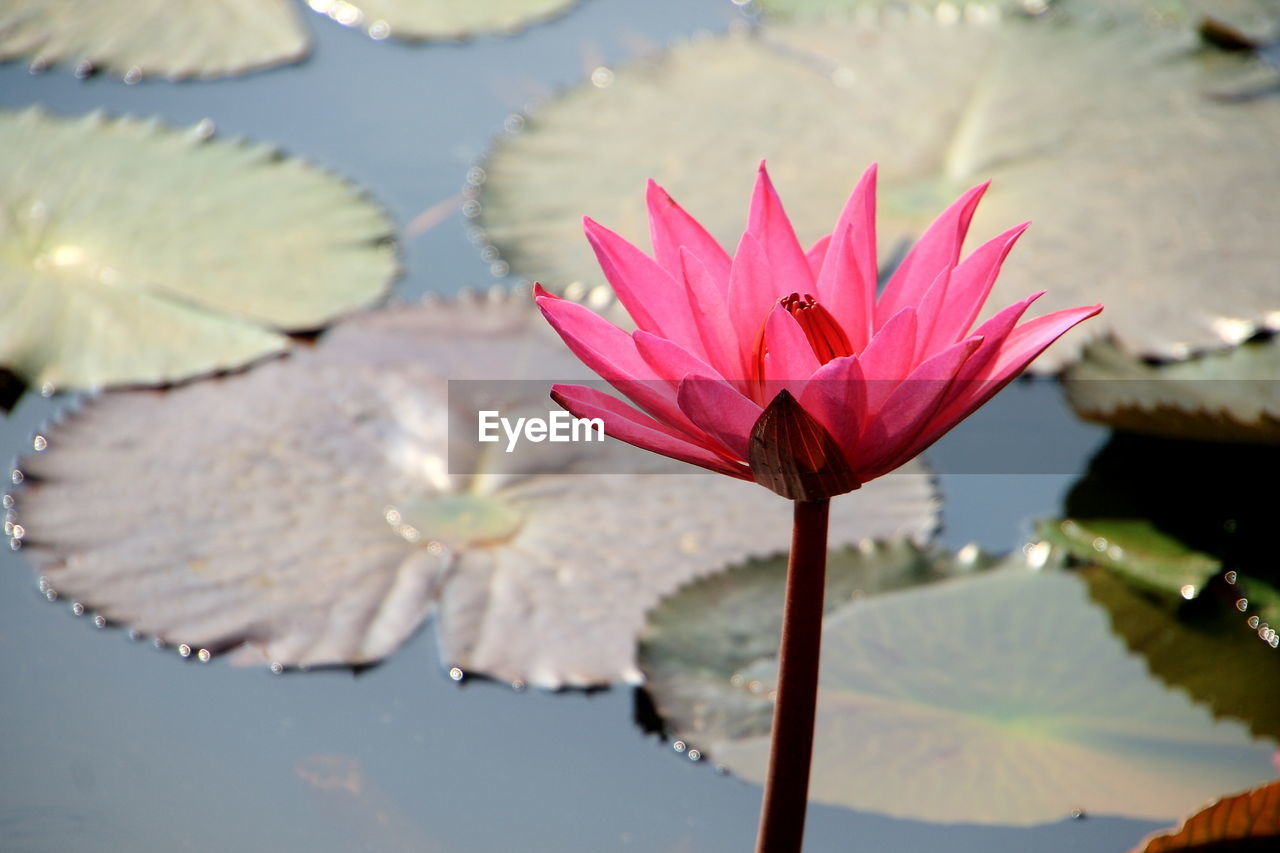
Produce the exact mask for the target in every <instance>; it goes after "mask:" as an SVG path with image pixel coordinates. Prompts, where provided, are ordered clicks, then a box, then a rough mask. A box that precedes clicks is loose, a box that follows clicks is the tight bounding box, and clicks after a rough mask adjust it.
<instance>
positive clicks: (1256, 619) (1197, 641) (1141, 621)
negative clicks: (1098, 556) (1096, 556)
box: [1081, 566, 1280, 738]
mask: <svg viewBox="0 0 1280 853" xmlns="http://www.w3.org/2000/svg"><path fill="white" fill-rule="evenodd" d="M1081 575H1082V577H1083V578H1084V580H1085V582H1086V583H1087V584H1088V588H1089V597H1090V598H1091V599H1093V601H1095V602H1096V603H1097V604H1099V605H1101V606H1102V607H1104V608H1105V609H1106V611H1107V615H1108V616H1109V617H1110V619H1111V627H1112V630H1113V631H1115V633H1116V634H1117V635H1118V636H1119V637H1120V638H1121V639H1123V640H1124V643H1125V645H1126V646H1127V647H1128V648H1129V650H1130V651H1132V652H1134V653H1135V654H1139V655H1142V657H1143V659H1144V660H1145V661H1146V664H1147V667H1148V669H1149V670H1150V671H1151V674H1152V675H1154V676H1156V677H1157V678H1159V679H1160V680H1161V681H1163V682H1164V683H1165V684H1168V685H1170V686H1171V687H1177V688H1181V689H1183V690H1186V691H1187V693H1188V694H1189V695H1190V696H1191V698H1193V699H1195V700H1196V701H1197V702H1199V703H1200V704H1202V705H1204V706H1205V707H1207V708H1209V709H1210V710H1211V711H1213V713H1214V715H1215V716H1218V717H1227V718H1231V719H1235V720H1240V721H1241V722H1243V723H1245V724H1246V725H1247V726H1248V727H1249V729H1250V731H1252V732H1253V733H1254V734H1256V735H1260V736H1266V737H1270V738H1280V707H1277V704H1276V701H1275V697H1276V689H1277V686H1280V652H1277V651H1276V649H1275V648H1273V647H1272V646H1271V642H1270V637H1271V636H1273V633H1269V631H1270V629H1271V625H1272V624H1277V621H1278V620H1277V619H1276V616H1277V608H1276V604H1277V603H1278V602H1277V599H1276V597H1275V590H1274V589H1271V588H1270V587H1268V586H1267V585H1265V584H1261V583H1260V582H1254V583H1249V584H1244V583H1234V584H1228V583H1226V582H1223V581H1216V580H1215V582H1214V586H1212V587H1211V588H1210V594H1208V595H1202V596H1201V597H1200V598H1198V599H1197V600H1196V601H1194V602H1184V601H1181V600H1180V599H1170V598H1168V597H1160V596H1155V595H1150V594H1147V593H1145V592H1143V591H1142V590H1141V589H1139V588H1136V587H1134V586H1133V585H1131V584H1129V583H1127V582H1126V581H1125V579H1124V578H1123V577H1122V576H1120V575H1117V574H1115V573H1113V572H1110V571H1107V570H1105V569H1102V568H1100V567H1096V566H1095V567H1089V568H1086V569H1084V570H1082V571H1081ZM1246 588H1247V589H1248V595H1249V597H1248V598H1244V595H1245V592H1244V590H1245V589H1246ZM1255 591H1256V592H1261V593H1262V594H1263V596H1264V597H1263V598H1262V599H1261V600H1260V599H1258V598H1256V597H1255V596H1254V593H1255ZM1242 599H1243V600H1244V602H1245V603H1244V605H1240V604H1238V602H1240V601H1241V600H1242ZM1242 606H1243V608H1244V609H1243V610H1242V609H1241V607H1242ZM1267 611H1270V617H1269V619H1270V621H1268V617H1267V616H1265V615H1263V616H1260V615H1259V613H1260V612H1261V613H1263V614H1265V613H1266V612H1267Z"/></svg>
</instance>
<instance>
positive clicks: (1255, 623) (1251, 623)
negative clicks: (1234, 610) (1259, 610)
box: [1245, 616, 1262, 630]
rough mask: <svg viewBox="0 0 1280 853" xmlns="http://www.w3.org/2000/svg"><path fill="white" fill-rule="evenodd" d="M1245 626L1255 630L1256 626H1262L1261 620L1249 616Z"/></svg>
mask: <svg viewBox="0 0 1280 853" xmlns="http://www.w3.org/2000/svg"><path fill="white" fill-rule="evenodd" d="M1245 624H1246V625H1248V626H1249V627H1250V628H1253V629H1254V630H1257V628H1258V626H1259V625H1261V624H1262V620H1261V619H1259V618H1258V617H1257V616H1250V617H1249V620H1248V621H1247V622H1245Z"/></svg>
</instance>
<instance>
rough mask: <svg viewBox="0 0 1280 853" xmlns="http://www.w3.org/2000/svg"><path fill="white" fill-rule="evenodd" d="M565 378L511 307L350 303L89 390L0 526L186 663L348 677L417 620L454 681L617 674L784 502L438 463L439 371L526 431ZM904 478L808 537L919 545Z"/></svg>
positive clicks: (454, 408)
mask: <svg viewBox="0 0 1280 853" xmlns="http://www.w3.org/2000/svg"><path fill="white" fill-rule="evenodd" d="M584 371H585V368H583V367H581V365H580V364H579V363H578V361H577V359H576V358H574V357H573V355H572V354H571V353H570V352H569V351H568V350H567V349H566V348H565V347H564V346H563V344H562V343H561V342H560V341H559V340H558V339H556V338H555V336H554V333H553V332H552V331H551V330H550V328H549V327H548V326H547V324H546V323H545V321H543V319H542V318H541V316H540V314H538V312H537V311H536V310H534V306H533V303H532V300H531V299H529V297H528V295H527V294H523V295H514V296H511V295H507V294H506V293H505V291H503V292H497V293H495V294H494V295H492V296H490V297H466V298H462V299H460V300H458V301H455V302H447V303H439V302H432V303H427V304H423V305H418V306H413V307H398V308H395V309H388V310H384V311H381V312H376V313H370V314H367V315H363V316H360V317H357V318H355V319H351V320H348V321H345V322H343V323H341V324H338V325H337V326H335V327H334V328H333V329H332V330H331V331H330V332H328V333H327V334H326V335H325V336H323V337H322V338H321V339H320V342H319V344H318V345H316V346H315V347H313V348H303V347H298V348H295V349H294V350H293V351H292V352H291V354H290V356H289V357H288V358H286V359H283V360H278V361H274V362H270V363H268V364H264V365H261V366H260V367H258V368H255V369H254V370H251V371H248V372H247V373H244V374H241V375H236V376H231V377H228V378H225V379H220V380H217V381H211V382H202V383H195V384H192V385H187V386H183V387H180V388H177V389H174V390H171V391H168V392H154V391H136V392H118V393H111V394H106V395H103V396H102V397H100V398H99V399H98V400H96V401H94V402H92V403H91V404H89V405H88V406H87V407H86V408H85V409H84V410H83V411H82V412H80V413H78V414H75V415H74V416H72V417H70V418H69V419H68V420H67V421H66V422H65V423H62V424H58V425H55V426H54V427H52V428H51V429H50V430H49V432H48V433H47V435H44V436H42V437H41V440H40V442H38V446H40V447H45V448H46V449H44V450H42V451H41V452H39V453H38V454H36V455H33V456H31V457H30V458H28V459H26V460H25V461H24V462H23V463H22V472H23V474H22V476H21V477H20V478H19V479H22V478H23V477H25V481H24V483H23V485H22V487H21V489H20V491H19V492H18V493H17V494H16V496H15V498H16V507H15V511H16V518H14V519H11V521H12V522H13V523H14V526H13V527H12V528H11V533H12V535H14V536H15V537H16V541H18V542H19V544H22V545H23V552H24V553H27V554H30V555H31V557H32V561H33V562H34V563H35V565H36V566H37V567H38V569H39V572H40V574H41V575H42V578H43V580H42V584H43V585H44V587H45V589H46V591H47V593H48V594H57V595H61V596H62V597H63V598H64V599H65V598H70V599H74V600H75V601H77V602H80V603H82V604H83V605H84V606H85V607H86V608H88V609H89V610H93V611H97V612H98V613H99V614H100V615H102V616H104V617H105V618H106V619H108V620H111V621H115V622H121V623H124V624H127V625H129V626H130V627H132V628H134V629H136V630H138V631H141V632H143V633H146V634H150V635H154V636H155V637H157V638H159V639H161V640H163V641H166V642H168V643H171V644H184V645H185V647H186V648H187V649H188V650H189V651H192V652H196V653H198V652H199V650H201V649H204V650H206V651H208V652H210V653H216V652H218V651H221V650H226V649H231V648H235V647H239V646H248V647H251V648H252V649H254V650H256V651H258V652H261V657H260V659H261V660H265V661H268V662H271V663H272V664H273V665H276V666H277V667H284V666H295V665H296V666H305V665H321V664H367V663H372V662H374V661H377V660H379V659H380V658H382V657H384V656H385V655H387V654H389V653H390V652H391V651H392V650H394V649H395V648H396V647H397V646H398V645H399V644H400V643H401V642H403V641H404V639H405V638H406V637H408V636H409V635H410V634H411V633H412V632H413V631H414V630H415V629H416V628H417V627H418V626H419V625H420V624H421V623H422V622H423V620H424V619H425V618H426V617H427V616H428V614H430V613H432V612H434V613H436V615H437V632H438V636H439V640H440V648H441V656H442V658H443V663H444V664H445V665H446V666H450V667H456V668H457V669H458V672H457V673H456V675H457V676H458V677H461V675H462V673H464V672H475V673H478V674H486V675H489V676H492V677H494V678H499V679H503V680H506V681H510V682H518V683H528V684H535V685H540V686H546V687H558V686H562V685H594V684H603V683H608V682H611V681H616V680H620V679H622V680H636V679H638V678H639V673H638V671H637V670H636V668H635V664H634V657H635V637H636V634H637V633H638V632H639V630H640V629H641V627H642V626H643V623H644V613H645V611H646V610H648V609H649V607H651V606H652V605H653V604H655V603H656V602H657V601H658V600H659V599H660V598H661V597H662V596H664V595H666V594H668V593H670V592H672V591H673V590H675V589H676V588H678V587H679V586H682V585H683V584H686V583H688V582H689V581H691V580H693V579H695V578H697V577H699V576H701V575H705V574H708V573H710V572H713V571H715V570H717V569H719V568H721V567H722V566H724V565H726V564H730V563H735V562H740V561H742V560H744V559H747V558H750V557H752V556H759V555H766V554H771V553H776V552H779V551H782V550H785V549H786V547H787V544H788V538H789V534H790V523H789V511H790V506H789V505H788V503H787V502H786V501H784V500H781V499H779V498H778V497H777V496H776V495H774V494H772V493H771V492H768V491H767V490H765V489H763V488H761V487H759V486H756V485H754V484H751V483H744V482H741V481H737V480H733V479H731V478H728V477H723V476H719V475H712V474H702V473H688V474H671V473H658V472H647V471H646V469H644V468H643V467H642V466H643V464H644V463H645V462H647V460H649V459H656V457H652V456H651V455H650V454H643V453H641V451H639V450H636V449H635V448H631V447H629V446H626V445H622V444H619V443H617V442H612V441H611V442H608V443H607V446H606V447H605V448H604V449H603V450H602V449H601V447H600V446H599V445H594V446H591V447H590V448H588V446H587V445H586V444H561V445H539V447H555V448H559V449H563V453H562V454H561V455H557V456H549V457H547V458H546V459H544V460H543V463H544V464H542V465H541V466H531V465H529V464H527V463H528V460H527V459H525V460H524V461H523V462H517V461H514V460H515V459H516V458H517V457H519V454H512V455H511V456H510V457H508V455H507V454H506V453H504V452H502V451H501V449H495V450H494V451H493V452H491V453H488V454H482V455H478V456H477V457H476V458H474V459H470V460H469V462H468V460H461V461H459V460H457V459H456V458H455V456H454V455H453V454H451V453H450V452H449V451H450V449H451V448H450V446H449V442H448V435H449V433H450V431H451V430H459V431H460V432H459V433H458V434H459V435H475V431H476V422H475V420H474V415H471V416H470V417H467V416H465V415H464V414H463V413H462V412H461V411H460V410H459V408H458V403H457V399H456V395H455V394H453V393H451V391H450V383H449V382H448V381H447V380H463V379H489V380H503V382H502V383H499V384H497V385H495V386H494V387H495V388H497V389H498V392H497V393H499V394H500V395H505V396H501V398H500V399H494V400H493V401H492V404H493V408H495V409H498V410H501V411H504V412H508V413H509V412H513V411H521V410H532V411H537V408H536V407H537V406H541V411H543V412H544V415H545V413H546V412H547V411H548V410H551V409H555V408H556V407H555V405H554V403H552V402H551V401H550V400H549V399H548V397H547V394H548V389H549V387H550V380H551V379H576V378H579V377H581V376H583V374H584ZM514 380H526V381H514ZM533 380H536V381H533ZM456 384H457V383H456V382H455V383H454V385H455V386H456ZM455 390H456V389H455ZM484 447H486V448H492V447H494V446H493V445H484ZM602 454H604V455H602ZM614 454H617V455H616V456H615V455H614ZM626 454H630V455H626ZM611 460H612V465H611V467H609V468H607V470H608V471H612V472H613V473H592V472H593V471H596V470H600V468H599V467H597V466H601V467H603V465H604V463H605V462H610V461H611ZM618 460H629V461H626V462H625V464H624V462H623V461H618ZM462 462H468V464H467V465H463V464H462ZM626 465H630V466H632V467H631V468H627V467H625V466H626ZM473 470H474V471H478V472H479V473H460V472H465V471H473ZM909 470H914V472H915V473H914V474H912V473H904V474H902V475H895V476H890V477H886V478H882V479H881V480H878V481H876V482H874V483H871V484H868V485H867V486H866V487H865V488H864V489H863V490H861V491H860V492H858V493H856V494H853V495H850V496H848V497H847V498H844V499H841V500H840V501H837V502H836V503H835V505H834V507H833V517H832V535H833V541H835V542H837V543H853V542H858V541H861V540H862V539H864V538H867V537H885V536H893V535H908V536H918V537H923V536H925V535H926V534H927V533H928V532H929V531H930V530H932V528H933V526H934V524H935V521H936V515H935V512H936V506H935V502H934V493H933V488H932V485H931V483H930V482H929V478H928V477H927V476H924V475H923V474H922V469H920V468H918V467H917V468H914V469H909ZM182 648H183V645H180V646H179V650H180V651H181V649H182Z"/></svg>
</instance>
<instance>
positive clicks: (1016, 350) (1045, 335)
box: [979, 305, 1102, 382]
mask: <svg viewBox="0 0 1280 853" xmlns="http://www.w3.org/2000/svg"><path fill="white" fill-rule="evenodd" d="M1101 311H1102V306H1101V305H1085V306H1082V307H1080V308H1064V309H1063V310H1061V311H1054V312H1053V313H1052V314H1045V315H1044V316H1043V317H1036V318H1035V319H1034V320H1029V321H1027V322H1026V323H1023V324H1022V325H1021V326H1018V327H1017V328H1016V329H1014V330H1013V331H1012V332H1010V333H1009V336H1008V337H1007V338H1005V342H1004V346H1002V347H1001V348H1000V352H999V354H998V355H997V356H996V357H995V359H994V360H993V363H992V364H991V365H990V366H988V367H986V368H985V369H984V370H983V371H982V374H981V376H980V377H979V378H982V379H994V380H996V381H998V382H1004V381H1007V380H1009V379H1012V378H1014V377H1015V376H1017V375H1018V374H1019V373H1021V372H1022V371H1023V369H1024V368H1025V367H1026V366H1027V365H1028V364H1030V363H1031V361H1032V360H1033V359H1034V358H1035V357H1036V356H1038V355H1039V354H1040V353H1042V352H1044V351H1045V350H1046V349H1048V347H1049V344H1051V343H1053V342H1054V341H1056V340H1057V339H1058V338H1060V337H1062V335H1063V334H1065V333H1066V331H1067V330H1068V329H1070V328H1071V327H1072V326H1074V325H1076V324H1077V323H1081V322H1083V321H1085V320H1087V319H1089V318H1090V317H1093V316H1095V315H1096V314H1098V313H1100V312H1101Z"/></svg>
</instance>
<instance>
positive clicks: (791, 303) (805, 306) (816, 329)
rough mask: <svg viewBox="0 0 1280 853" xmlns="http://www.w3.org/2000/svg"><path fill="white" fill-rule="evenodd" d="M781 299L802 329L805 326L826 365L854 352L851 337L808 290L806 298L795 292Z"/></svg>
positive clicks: (819, 358)
mask: <svg viewBox="0 0 1280 853" xmlns="http://www.w3.org/2000/svg"><path fill="white" fill-rule="evenodd" d="M778 302H779V303H781V305H782V307H783V308H785V309H787V312H788V313H790V314H791V316H792V317H795V318H796V322H797V323H799V324H800V328H802V329H804V335H805V337H806V338H808V339H809V346H811V347H813V354H814V355H816V356H817V357H818V361H819V362H821V363H822V364H826V363H827V362H828V361H831V359H833V358H841V357H843V356H846V355H853V347H851V346H849V338H848V336H846V335H845V333H844V329H841V328H840V324H839V323H837V322H836V318H835V317H833V316H831V312H830V311H828V310H827V309H826V308H823V307H822V306H821V305H819V304H818V300H816V299H814V298H813V297H812V296H810V295H809V294H807V293H806V294H805V295H804V296H803V297H802V296H801V295H800V294H799V293H793V294H791V295H790V296H784V297H783V298H782V299H779V300H778Z"/></svg>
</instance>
